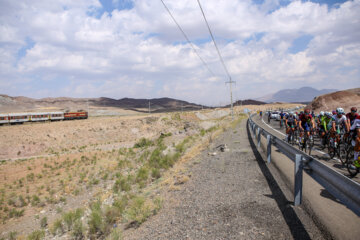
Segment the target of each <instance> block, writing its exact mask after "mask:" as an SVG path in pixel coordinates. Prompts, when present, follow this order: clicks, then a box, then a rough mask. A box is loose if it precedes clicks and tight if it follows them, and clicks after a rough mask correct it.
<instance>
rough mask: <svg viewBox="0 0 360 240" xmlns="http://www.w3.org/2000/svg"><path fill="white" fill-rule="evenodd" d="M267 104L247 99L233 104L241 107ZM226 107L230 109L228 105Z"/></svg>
mask: <svg viewBox="0 0 360 240" xmlns="http://www.w3.org/2000/svg"><path fill="white" fill-rule="evenodd" d="M264 104H266V102H261V101H257V100H253V99H245V100H238V101H236V102H234V103H233V105H234V106H241V105H264ZM225 107H230V104H229V105H226V106H225Z"/></svg>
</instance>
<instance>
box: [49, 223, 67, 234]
mask: <svg viewBox="0 0 360 240" xmlns="http://www.w3.org/2000/svg"><path fill="white" fill-rule="evenodd" d="M50 232H51V234H52V235H54V236H55V235H56V234H58V233H60V234H62V233H64V226H63V223H62V220H61V219H56V220H55V222H54V223H53V224H52V226H51V227H50Z"/></svg>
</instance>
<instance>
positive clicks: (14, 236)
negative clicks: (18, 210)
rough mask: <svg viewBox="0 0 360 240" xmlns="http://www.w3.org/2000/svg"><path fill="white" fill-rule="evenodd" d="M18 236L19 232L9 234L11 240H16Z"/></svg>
mask: <svg viewBox="0 0 360 240" xmlns="http://www.w3.org/2000/svg"><path fill="white" fill-rule="evenodd" d="M17 234H18V233H17V232H10V233H9V240H15V239H16V235H17Z"/></svg>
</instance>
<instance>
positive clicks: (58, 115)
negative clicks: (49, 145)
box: [49, 112, 64, 121]
mask: <svg viewBox="0 0 360 240" xmlns="http://www.w3.org/2000/svg"><path fill="white" fill-rule="evenodd" d="M49 115H50V120H51V121H60V120H64V113H63V112H51V113H49Z"/></svg>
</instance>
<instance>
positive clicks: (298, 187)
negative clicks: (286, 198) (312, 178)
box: [294, 154, 303, 206]
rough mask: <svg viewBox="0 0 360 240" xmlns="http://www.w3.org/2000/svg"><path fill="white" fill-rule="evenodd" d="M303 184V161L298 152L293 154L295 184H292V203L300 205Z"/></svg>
mask: <svg viewBox="0 0 360 240" xmlns="http://www.w3.org/2000/svg"><path fill="white" fill-rule="evenodd" d="M302 185H303V163H302V156H301V155H300V154H296V155H295V186H294V205H295V206H297V205H300V204H301V200H302Z"/></svg>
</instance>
